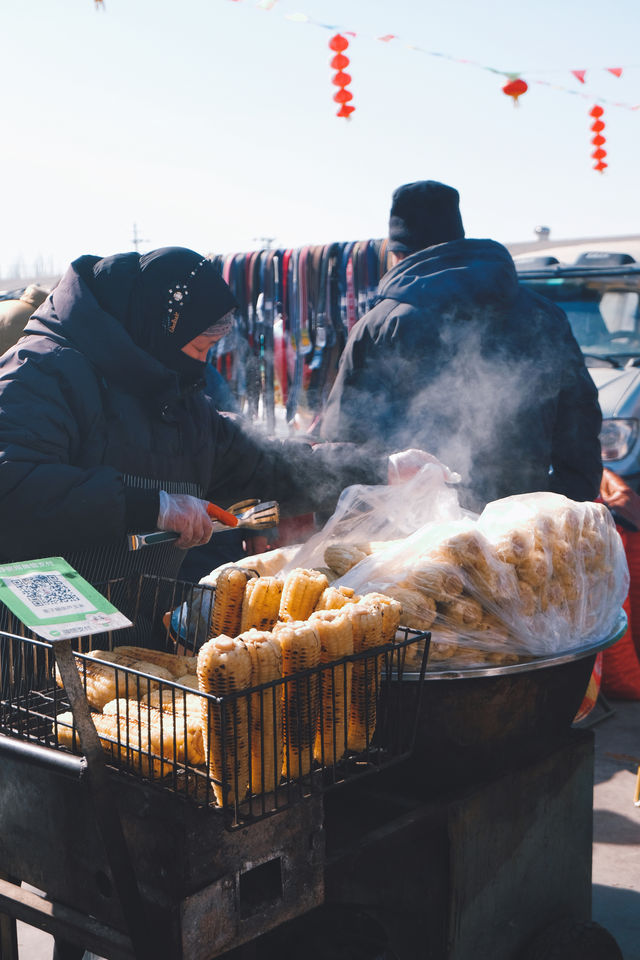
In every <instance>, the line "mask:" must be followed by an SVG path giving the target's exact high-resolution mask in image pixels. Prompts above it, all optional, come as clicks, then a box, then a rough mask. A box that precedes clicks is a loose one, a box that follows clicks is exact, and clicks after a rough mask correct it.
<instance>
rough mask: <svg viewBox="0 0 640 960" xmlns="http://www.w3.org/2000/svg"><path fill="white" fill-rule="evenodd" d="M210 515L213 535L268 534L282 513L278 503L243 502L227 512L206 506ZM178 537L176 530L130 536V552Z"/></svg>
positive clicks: (213, 505)
mask: <svg viewBox="0 0 640 960" xmlns="http://www.w3.org/2000/svg"><path fill="white" fill-rule="evenodd" d="M207 513H208V514H209V516H210V517H211V521H212V522H211V527H212V529H213V532H214V533H221V532H222V531H223V530H231V529H232V528H234V527H247V528H249V529H250V530H266V529H268V528H269V527H276V526H277V525H278V522H279V520H280V509H279V507H278V504H277V503H276V501H275V500H266V501H265V502H264V503H260V501H259V500H241V501H240V503H234V504H233V506H231V507H229V509H228V510H223V509H222V507H219V506H218V505H217V504H215V503H208V504H207ZM179 536H180V534H179V533H174V532H173V530H154V531H153V532H152V533H129V534H127V546H128V547H129V550H140V548H141V547H150V546H152V545H153V544H154V543H168V542H170V541H172V540H177V539H178V538H179Z"/></svg>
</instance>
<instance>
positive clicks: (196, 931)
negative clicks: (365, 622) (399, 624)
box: [0, 576, 428, 960]
mask: <svg viewBox="0 0 640 960" xmlns="http://www.w3.org/2000/svg"><path fill="white" fill-rule="evenodd" d="M102 589H103V591H104V593H105V594H106V595H107V596H108V597H109V599H110V600H111V601H112V602H113V603H114V604H116V605H117V607H118V609H119V610H120V611H121V612H122V613H124V614H125V616H127V617H128V618H129V619H130V620H131V621H132V623H133V624H134V636H133V637H131V636H130V634H131V631H127V630H125V631H118V632H117V633H115V634H110V635H106V634H102V635H96V636H89V637H80V638H76V639H75V640H74V642H73V652H72V646H71V643H72V642H71V640H64V641H58V642H55V643H53V644H51V643H45V642H43V641H41V640H38V639H37V638H34V637H32V636H24V635H22V634H23V633H24V631H23V630H21V629H20V627H21V625H20V624H19V623H18V622H17V621H16V620H14V619H12V618H10V620H9V623H8V629H7V630H5V631H3V632H2V633H0V656H1V663H2V700H1V702H0V729H1V733H0V754H1V756H2V770H3V776H2V778H0V872H1V877H2V879H0V909H1V910H2V911H3V912H4V913H5V914H6V917H8V918H10V919H8V920H7V919H5V920H4V922H3V925H2V939H1V940H0V944H1V948H2V949H1V951H0V956H1V957H2V960H13V958H15V957H16V956H17V952H16V938H15V929H14V924H13V922H12V921H13V919H15V918H17V919H21V920H24V921H25V922H27V923H30V924H33V925H35V926H38V927H40V928H42V929H44V930H46V931H48V932H50V933H52V934H54V935H55V936H56V937H60V938H61V939H64V940H65V941H70V942H72V943H77V944H79V945H82V946H84V947H85V948H87V949H90V950H92V951H94V952H95V953H97V954H99V955H100V956H105V957H108V958H110V960H111V958H113V960H120V958H122V960H124V958H133V957H136V958H151V957H154V958H158V957H162V958H166V960H183V958H184V960H209V958H212V957H215V956H218V955H219V954H221V953H223V952H224V951H228V950H229V949H230V948H235V947H237V946H239V945H241V944H244V943H247V942H250V941H254V940H255V939H256V938H258V937H260V936H261V935H263V934H264V933H265V932H266V931H268V930H270V929H272V928H274V927H276V926H279V925H282V924H283V923H285V922H286V921H287V920H289V919H291V918H293V917H296V916H298V915H300V914H303V913H306V912H308V911H310V910H312V909H313V908H315V907H317V906H319V905H320V904H321V903H322V902H323V897H324V830H323V797H324V795H325V794H326V793H327V792H329V791H331V790H332V789H334V788H339V787H342V788H344V786H345V785H346V784H347V783H348V782H351V781H355V780H357V779H360V778H361V777H365V776H369V775H371V774H372V773H377V772H380V771H381V770H383V769H385V768H386V767H387V766H392V765H395V764H398V763H399V762H401V761H402V760H403V759H406V758H407V757H408V756H409V754H410V749H411V746H412V743H413V739H414V737H415V731H416V721H417V716H418V710H419V704H420V694H421V691H422V688H423V684H422V683H420V682H419V683H418V684H417V685H416V684H415V683H413V682H412V683H410V684H409V687H410V689H409V692H408V696H407V697H406V698H404V697H403V698H399V699H398V700H397V701H396V702H392V701H391V699H390V698H384V697H383V696H382V690H383V688H384V686H385V684H387V683H390V682H393V683H394V684H400V685H402V684H403V682H404V681H403V676H404V670H405V660H406V657H407V653H408V651H411V650H414V649H416V648H419V650H418V653H417V654H415V655H414V656H413V657H412V663H415V662H416V657H417V658H418V660H419V661H420V665H421V669H420V675H421V676H422V678H424V667H425V664H426V659H427V654H428V637H427V635H426V634H425V633H421V632H419V631H412V630H408V629H403V628H401V629H400V631H399V632H398V634H397V636H396V638H395V640H394V641H393V642H392V643H388V644H385V645H384V646H378V647H376V648H373V653H370V652H367V651H365V652H364V653H360V654H354V655H351V656H349V657H346V658H344V660H341V661H334V662H332V663H331V664H329V665H328V666H326V667H324V666H323V667H318V668H315V669H307V670H304V671H301V672H300V673H297V674H294V675H292V676H291V677H288V678H284V679H283V680H281V681H279V682H271V683H270V684H264V685H261V686H259V687H255V688H252V689H251V690H250V691H248V692H247V693H246V694H243V695H239V694H238V695H235V696H234V695H233V694H230V695H229V696H228V697H226V698H224V697H222V698H215V697H213V696H208V695H204V694H199V693H196V691H194V690H193V689H190V688H187V687H184V686H181V685H180V684H178V683H174V682H172V681H162V682H161V683H160V684H158V683H157V682H156V681H155V680H154V676H153V675H152V674H149V673H144V672H142V671H140V670H136V669H133V668H128V667H126V666H114V667H113V668H112V669H113V674H114V677H115V680H114V685H115V689H116V690H117V691H118V693H117V696H120V697H122V698H123V699H121V700H117V701H114V703H116V702H117V703H118V704H122V703H124V704H131V703H132V700H130V699H128V698H129V697H130V696H131V697H132V696H134V694H135V695H136V697H137V699H138V702H142V700H143V699H144V693H145V690H146V691H147V692H148V693H151V692H152V686H151V685H152V684H155V690H154V691H153V692H155V693H158V692H159V693H160V694H161V695H166V694H167V693H168V694H169V696H170V698H171V699H172V701H173V703H174V707H176V704H178V701H179V700H180V699H181V698H182V699H183V700H184V702H185V707H186V700H187V698H188V697H192V696H194V695H196V696H202V697H203V698H205V699H206V700H207V701H208V703H209V706H208V709H219V710H220V711H221V712H220V716H221V717H222V718H223V731H224V721H225V719H226V721H227V722H228V723H229V724H233V722H234V717H235V716H236V714H237V713H240V712H241V711H240V710H236V706H237V704H238V703H241V702H242V698H243V697H244V699H245V704H244V706H245V710H248V711H249V716H250V713H251V709H254V711H255V710H257V712H258V713H262V712H264V713H266V712H267V710H268V705H269V702H270V701H271V700H272V701H274V702H275V701H276V700H278V701H280V700H281V699H282V701H283V702H287V703H290V702H293V706H292V714H295V722H296V723H297V724H299V725H300V724H301V723H302V720H303V718H304V716H305V703H306V700H307V699H310V698H311V691H313V689H314V688H319V689H320V691H323V690H324V689H326V690H328V691H330V692H332V693H333V696H334V697H336V695H337V691H338V687H339V684H340V683H341V682H344V678H346V677H349V678H350V676H351V670H353V671H354V672H355V671H356V670H359V671H360V673H361V674H362V675H363V676H364V677H365V680H366V683H367V684H368V687H369V690H368V691H367V692H370V693H372V694H373V697H374V703H375V702H377V713H376V716H375V720H373V721H372V722H371V723H370V724H368V725H367V729H366V730H365V731H364V742H363V743H362V745H361V749H359V750H358V751H357V752H354V751H352V750H347V749H345V748H346V744H344V745H343V749H340V745H339V742H338V741H339V737H338V734H337V733H336V729H334V730H332V731H331V730H329V729H328V728H327V727H325V728H324V729H322V728H319V733H318V740H317V741H316V742H315V748H314V749H315V752H314V757H315V759H314V762H313V765H312V766H311V765H310V766H311V769H309V770H305V771H302V770H297V769H296V768H295V764H294V762H293V759H292V758H290V757H289V751H288V749H287V751H286V759H285V766H286V775H285V776H284V777H283V779H282V782H281V783H280V784H279V785H278V786H277V787H276V788H275V790H273V791H272V792H267V791H266V788H265V789H264V790H262V791H261V790H260V789H258V788H257V787H256V785H255V783H254V788H253V789H251V786H250V789H249V796H248V798H246V799H243V798H242V797H239V795H238V776H237V768H235V784H234V782H233V781H234V763H233V757H232V756H231V759H230V758H229V756H228V757H227V759H224V758H223V761H222V770H223V776H222V779H221V781H217V782H214V783H213V786H212V779H211V777H210V776H209V772H208V770H207V768H206V766H202V765H201V764H196V763H195V761H194V759H193V756H189V755H188V754H186V753H184V754H181V753H180V751H179V750H178V749H177V741H178V739H179V737H180V735H181V733H182V731H181V730H180V727H179V723H178V721H176V723H175V725H174V726H172V725H171V724H169V722H168V721H167V720H166V719H165V720H164V721H163V722H164V724H165V726H164V729H162V728H161V734H160V739H161V741H162V745H161V747H160V748H159V747H158V745H157V736H156V739H155V740H153V742H152V733H153V731H151V732H150V728H146V727H143V726H141V725H140V718H136V717H131V718H130V717H128V716H127V717H124V716H121V717H119V718H118V719H119V720H121V721H122V725H120V724H119V725H118V727H117V731H118V732H117V733H116V734H115V735H113V736H110V737H109V736H105V735H104V731H102V730H101V731H100V737H99V736H98V733H97V731H96V727H95V725H94V724H95V719H96V716H97V714H96V713H94V714H93V715H91V713H90V710H89V705H88V702H87V699H86V697H85V693H86V691H87V689H88V677H89V674H90V670H91V668H92V665H93V664H94V663H95V660H94V659H93V658H92V656H91V653H92V651H95V650H96V649H98V650H112V649H114V648H116V647H117V646H119V645H122V644H123V643H131V642H134V643H135V642H138V643H140V642H141V641H142V640H144V639H145V638H146V639H150V640H152V641H153V646H154V647H157V646H161V645H162V643H163V641H165V642H166V643H167V644H168V643H169V642H170V640H169V638H170V632H171V619H172V618H167V616H166V612H167V610H168V609H169V610H172V609H174V610H179V611H187V613H186V614H185V615H184V616H185V617H187V618H188V616H189V615H191V616H192V617H193V619H194V623H193V624H191V623H187V622H184V623H181V624H179V626H178V631H177V638H178V640H180V641H181V642H182V643H189V642H193V643H195V642H197V638H198V637H199V630H198V627H199V626H201V624H198V623H197V622H196V621H198V620H199V619H200V618H201V615H202V611H203V610H205V611H209V610H210V608H211V598H210V593H211V588H207V587H205V588H195V589H194V588H193V586H192V585H189V584H178V583H175V582H170V581H165V580H162V579H160V578H152V577H147V576H143V577H137V578H130V579H126V580H123V581H114V582H111V583H109V584H106V585H104V586H103V588H102ZM183 627H184V629H183ZM192 627H193V629H191V628H192ZM412 669H414V668H413V667H412ZM341 678H342V679H341ZM158 687H159V689H158ZM254 696H257V697H258V698H259V700H258V707H257V708H255V707H253V706H252V705H253V703H254V701H253V700H251V699H250V698H251V697H254ZM234 705H235V706H234ZM307 706H308V704H307ZM69 707H71V709H72V713H73V730H72V731H71V729H70V728H69V726H68V725H69V719H68V718H69V717H70V714H69ZM122 709H126V710H127V711H128V710H129V709H131V710H132V711H133V709H134V708H131V707H129V706H127V707H125V708H122ZM140 709H141V710H142V709H143V708H142V707H141V708H140ZM177 712H178V710H177V707H176V713H177ZM285 713H286V710H285ZM181 716H182V715H181ZM65 718H66V719H65ZM185 718H186V709H185V714H184V718H183V719H185ZM301 718H302V719H301ZM129 721H131V723H132V724H133V725H134V726H136V725H137V726H136V729H139V730H140V731H142V732H141V733H139V735H138V739H137V741H132V739H131V737H130V735H129V733H128V732H127V733H126V734H124V733H123V729H126V730H127V731H128V730H129V727H128V726H127V724H128V723H129ZM289 722H290V723H292V722H293V721H292V720H290V721H289ZM185 726H186V719H185ZM249 729H250V727H249ZM314 729H315V728H314ZM321 729H322V734H323V735H322V736H320V730H321ZM289 730H290V731H291V727H289ZM65 731H66V735H67V736H66V740H65V738H64V736H63V735H64V734H65ZM147 733H148V740H147ZM155 733H156V734H157V729H156V731H155ZM69 736H72V737H73V744H74V746H75V747H76V749H75V750H74V751H69V750H67V749H65V748H64V747H63V746H62V744H63V743H65V742H67V743H68V742H69ZM76 737H77V738H78V739H77V741H76ZM237 738H238V733H237V730H235V729H231V733H230V736H229V737H228V738H227V737H225V736H224V732H223V738H222V740H223V743H225V744H227V748H226V749H227V751H228V754H230V755H233V751H234V746H233V744H234V739H236V740H237ZM330 741H333V742H334V743H336V742H337V747H338V749H334V750H333V755H332V756H329V753H330ZM80 742H81V743H82V751H80V750H79V747H80ZM229 744H230V746H229ZM250 746H251V744H250ZM105 748H110V750H111V756H110V757H106V760H107V762H106V763H105ZM312 748H313V744H312ZM268 750H269V743H268V741H267V740H266V738H265V739H264V740H263V741H262V742H261V743H259V744H258V753H262V754H263V755H266V754H267V753H268ZM343 754H344V755H343ZM216 789H217V790H218V791H219V795H218V802H216V798H215V796H214V793H215V790H216ZM220 794H222V796H223V799H222V802H220ZM231 794H233V799H227V798H228V797H230V796H231ZM21 883H27V884H29V885H30V886H32V887H35V888H37V889H38V890H40V891H44V892H45V894H46V895H45V896H44V897H40V896H38V895H37V894H34V893H33V892H31V891H28V890H25V889H22V888H21V885H20V884H21Z"/></svg>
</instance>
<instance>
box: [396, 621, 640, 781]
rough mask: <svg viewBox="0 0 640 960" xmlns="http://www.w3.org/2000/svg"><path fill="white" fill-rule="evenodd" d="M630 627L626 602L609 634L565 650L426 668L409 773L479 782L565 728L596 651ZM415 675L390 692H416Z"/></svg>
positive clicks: (418, 776) (419, 778)
mask: <svg viewBox="0 0 640 960" xmlns="http://www.w3.org/2000/svg"><path fill="white" fill-rule="evenodd" d="M626 628H627V619H626V616H625V614H624V611H622V610H621V611H620V614H619V616H618V618H617V620H616V623H615V626H614V628H613V629H612V631H611V632H610V633H609V635H608V636H606V637H605V638H603V639H601V640H597V641H592V642H589V643H585V644H582V645H581V646H579V647H575V648H574V649H573V650H571V651H570V652H568V653H563V654H560V655H558V656H552V657H540V658H537V659H533V660H531V661H530V662H527V663H518V664H512V665H509V666H503V667H486V668H482V667H469V668H468V669H466V668H463V667H461V668H459V669H455V670H451V669H443V670H440V669H437V670H434V671H428V672H427V674H426V676H425V681H426V686H425V688H424V691H423V696H422V703H421V708H420V713H419V716H418V726H417V733H416V744H415V748H414V752H413V755H412V758H411V760H410V761H408V762H407V764H405V765H404V768H405V771H406V770H410V778H411V780H412V781H415V782H416V784H420V785H421V786H426V785H428V784H432V785H435V784H436V783H437V784H440V785H442V786H445V787H450V786H457V785H460V784H463V783H471V782H476V781H477V780H478V779H479V778H481V777H482V776H484V775H490V774H492V773H494V772H496V771H497V770H500V769H504V768H505V767H506V766H508V765H510V763H512V762H514V761H517V760H518V759H522V758H523V757H524V756H526V755H528V754H535V753H536V752H537V751H538V750H539V749H540V748H541V747H543V746H544V745H545V744H548V742H549V741H550V740H552V739H555V738H557V737H558V736H563V735H565V734H566V733H568V731H569V730H570V727H571V723H572V721H573V718H574V717H575V715H576V713H577V711H578V708H579V707H580V704H581V702H582V699H583V697H584V694H585V692H586V689H587V685H588V683H589V678H590V676H591V672H592V670H593V666H594V663H595V659H596V655H597V654H598V652H599V651H600V650H605V649H606V648H607V647H610V646H611V645H612V644H613V643H615V642H616V640H619V639H620V637H621V636H623V634H624V632H625V630H626ZM412 678H414V675H413V674H409V675H407V677H406V679H403V681H402V683H400V684H393V683H391V684H389V685H388V695H389V696H391V697H393V696H395V695H400V696H411V695H412V691H411V680H412ZM415 678H416V679H417V675H415ZM400 687H401V688H402V689H401V690H400V689H398V688H400ZM394 688H395V689H394Z"/></svg>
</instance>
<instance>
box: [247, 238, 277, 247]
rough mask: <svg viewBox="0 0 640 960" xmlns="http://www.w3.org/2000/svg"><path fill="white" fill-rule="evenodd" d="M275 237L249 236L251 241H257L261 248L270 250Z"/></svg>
mask: <svg viewBox="0 0 640 960" xmlns="http://www.w3.org/2000/svg"><path fill="white" fill-rule="evenodd" d="M275 239H276V238H275V237H251V242H252V243H259V244H260V249H261V250H271V249H272V248H273V244H274V241H275Z"/></svg>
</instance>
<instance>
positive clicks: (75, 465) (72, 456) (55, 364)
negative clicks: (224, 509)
mask: <svg viewBox="0 0 640 960" xmlns="http://www.w3.org/2000/svg"><path fill="white" fill-rule="evenodd" d="M180 384H181V381H180V379H179V377H178V375H177V374H176V373H175V372H173V371H172V370H170V369H168V368H167V367H165V366H163V364H162V363H160V362H159V360H157V359H155V358H154V357H153V356H151V355H150V354H149V353H147V352H145V350H143V349H141V348H140V347H139V346H136V344H135V343H134V342H133V340H132V339H131V337H130V336H129V334H128V332H127V330H126V329H125V328H124V326H123V325H122V324H121V323H119V322H118V321H117V320H115V319H114V317H113V316H111V315H110V314H109V313H107V312H106V311H105V310H103V309H102V308H101V307H100V305H99V304H98V302H97V301H96V299H95V297H94V296H93V295H92V293H91V290H90V289H89V288H88V286H87V284H86V283H85V281H84V280H83V278H82V276H81V275H80V274H79V273H78V272H77V270H75V269H74V268H73V267H71V268H70V269H69V270H68V271H67V273H66V274H65V276H64V277H63V278H62V280H61V282H60V284H59V285H58V286H57V287H56V288H55V290H54V291H53V292H52V294H51V296H50V297H49V299H48V300H47V301H46V303H45V304H44V305H43V306H42V307H41V308H40V309H39V310H38V311H37V312H36V314H35V315H34V317H32V319H31V320H30V321H29V323H28V325H27V328H26V330H25V337H24V338H23V339H22V340H21V341H20V343H19V344H17V345H16V346H15V347H14V348H13V349H12V350H10V351H8V352H7V353H6V354H5V355H4V356H3V357H2V359H1V360H0V560H1V561H2V562H6V561H12V560H19V559H28V558H34V557H42V556H50V555H57V554H61V553H63V554H68V553H69V552H71V551H78V550H79V551H82V550H90V549H92V548H95V547H100V545H109V544H114V543H123V542H124V537H125V534H126V533H130V532H132V531H135V530H138V531H140V530H153V529H155V527H156V522H157V516H158V495H157V490H158V489H160V487H163V486H164V488H165V489H168V490H170V491H171V489H172V488H171V483H172V482H175V483H179V484H182V485H184V484H185V483H188V484H190V489H191V492H193V493H194V494H196V495H199V496H202V497H205V498H208V499H211V500H213V501H215V502H217V503H221V504H227V505H228V504H229V503H231V502H233V501H237V500H241V499H244V498H247V497H259V498H263V499H272V498H273V499H277V500H279V501H280V502H281V504H282V506H283V508H284V512H285V513H286V512H287V510H288V511H289V512H294V513H295V512H304V511H308V510H309V509H314V508H316V507H318V508H319V507H322V508H326V507H327V506H328V505H330V504H331V503H332V502H335V499H336V498H337V496H338V494H339V492H340V490H341V489H342V487H344V486H345V485H347V484H348V483H352V482H366V483H371V482H378V481H379V480H380V479H381V470H379V469H378V467H377V466H375V467H372V466H371V465H370V464H369V462H368V461H366V462H365V460H364V459H363V458H362V457H361V456H360V454H358V455H357V456H355V455H354V452H353V448H347V449H346V450H345V448H343V447H341V446H333V445H325V446H323V445H320V446H318V447H315V448H314V449H312V448H311V447H310V446H309V445H307V444H301V443H298V442H295V441H292V442H282V443H281V442H277V441H266V440H263V439H262V438H260V437H257V436H255V437H254V436H251V435H250V434H249V433H248V432H247V430H246V428H241V427H240V426H239V425H238V424H236V423H235V422H234V420H233V419H232V418H229V417H226V416H222V415H220V414H219V413H218V412H217V411H216V409H215V407H214V405H213V403H212V402H211V401H210V400H209V399H208V398H206V397H205V395H204V394H203V392H202V390H201V385H200V384H195V385H193V384H192V385H191V386H190V387H187V388H183V387H181V385H180ZM383 472H386V471H383ZM143 480H144V481H147V483H146V486H147V488H149V483H148V481H151V484H150V486H151V488H152V489H155V494H152V495H151V496H150V494H149V489H146V490H143V489H140V488H141V487H142V486H143V484H142V483H141V481H143ZM183 488H184V487H183Z"/></svg>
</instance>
